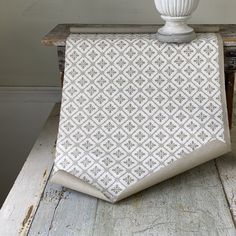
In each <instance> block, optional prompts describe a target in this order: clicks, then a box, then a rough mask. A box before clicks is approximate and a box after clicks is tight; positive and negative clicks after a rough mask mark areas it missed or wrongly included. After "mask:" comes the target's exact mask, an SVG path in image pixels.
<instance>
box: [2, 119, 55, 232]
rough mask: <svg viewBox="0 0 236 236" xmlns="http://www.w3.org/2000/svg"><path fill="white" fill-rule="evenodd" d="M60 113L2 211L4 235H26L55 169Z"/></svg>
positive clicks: (41, 138)
mask: <svg viewBox="0 0 236 236" xmlns="http://www.w3.org/2000/svg"><path fill="white" fill-rule="evenodd" d="M57 127H58V116H56V117H55V116H54V117H51V118H50V119H49V120H48V121H47V123H46V125H45V127H44V129H43V130H42V132H41V134H40V135H39V138H38V140H37V141H36V143H35V145H34V147H33V149H32V151H31V153H30V155H29V157H28V159H27V161H26V162H25V164H24V166H23V168H22V170H21V172H20V174H19V175H18V177H17V179H16V181H15V183H14V185H13V187H12V189H11V191H10V193H9V195H8V197H7V199H6V201H5V203H4V204H3V206H2V208H1V212H0V235H3V236H16V235H21V236H22V235H26V234H27V232H28V229H29V227H30V224H31V222H32V219H33V217H34V215H35V212H36V210H37V207H38V204H39V201H40V198H41V195H42V192H43V190H44V188H45V185H46V183H47V180H48V177H49V175H50V172H51V168H52V165H53V159H54V149H55V140H56V136H57Z"/></svg>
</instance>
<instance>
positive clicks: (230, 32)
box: [42, 24, 236, 128]
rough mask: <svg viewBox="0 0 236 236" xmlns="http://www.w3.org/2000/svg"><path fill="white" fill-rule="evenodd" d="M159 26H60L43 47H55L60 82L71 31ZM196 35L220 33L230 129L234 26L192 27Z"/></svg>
mask: <svg viewBox="0 0 236 236" xmlns="http://www.w3.org/2000/svg"><path fill="white" fill-rule="evenodd" d="M159 27H160V25H91V24H90V25H87V24H60V25H57V26H56V27H55V28H54V29H53V30H52V31H50V32H49V33H48V34H47V35H46V36H45V37H44V38H43V39H42V44H43V45H45V46H56V47H57V52H58V62H59V70H60V73H61V81H63V77H64V65H65V43H66V38H67V37H68V36H69V34H70V32H71V30H70V29H72V31H76V32H80V33H155V32H157V30H158V28H159ZM192 27H193V28H194V29H195V31H196V32H198V33H204V32H216V33H220V34H221V36H222V37H223V41H224V52H225V57H224V59H225V85H226V86H225V87H226V96H227V108H228V117H229V125H230V128H231V126H232V114H233V95H234V80H235V71H236V25H192Z"/></svg>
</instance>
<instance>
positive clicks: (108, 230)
mask: <svg viewBox="0 0 236 236" xmlns="http://www.w3.org/2000/svg"><path fill="white" fill-rule="evenodd" d="M93 235H103V236H108V235H112V236H118V235H125V236H131V235H136V236H138V235H139V236H145V235H147V236H148V235H161V236H165V235H166V236H167V235H168V236H169V235H176V236H178V235H181V236H182V235H186V236H187V235H212V236H213V235H232V236H233V235H236V230H235V228H234V224H233V221H232V218H231V214H230V211H229V209H228V205H227V202H226V199H225V196H224V192H223V189H222V186H221V183H220V180H219V178H218V174H217V170H216V167H215V164H214V161H211V162H209V163H207V164H205V165H202V166H200V167H197V168H195V169H193V170H191V171H188V172H186V173H184V174H182V175H179V176H177V177H175V178H173V179H171V180H168V181H166V182H163V183H162V184H159V185H157V186H154V187H152V188H149V189H148V190H146V191H143V192H141V193H139V194H137V195H135V196H133V197H131V198H129V199H126V200H124V201H122V202H120V203H118V204H116V205H112V204H109V203H106V202H103V201H99V204H98V209H97V217H96V223H95V228H94V234H93Z"/></svg>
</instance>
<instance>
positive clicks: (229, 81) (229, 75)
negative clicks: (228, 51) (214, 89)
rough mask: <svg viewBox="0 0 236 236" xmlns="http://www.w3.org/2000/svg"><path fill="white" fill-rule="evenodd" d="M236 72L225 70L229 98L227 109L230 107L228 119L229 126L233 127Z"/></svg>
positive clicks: (227, 96)
mask: <svg viewBox="0 0 236 236" xmlns="http://www.w3.org/2000/svg"><path fill="white" fill-rule="evenodd" d="M234 81H235V73H234V72H225V89H226V99H227V109H228V119H229V127H230V129H231V128H232V120H233V102H234Z"/></svg>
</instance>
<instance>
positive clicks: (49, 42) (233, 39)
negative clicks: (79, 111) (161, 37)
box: [41, 24, 236, 46]
mask: <svg viewBox="0 0 236 236" xmlns="http://www.w3.org/2000/svg"><path fill="white" fill-rule="evenodd" d="M191 26H192V27H193V28H194V29H195V31H196V32H197V33H207V32H215V33H220V34H221V36H222V37H223V40H224V44H225V46H236V25H234V24H218V25H216V24H210V25H209V24H208V25H207V24H204V25H191ZM160 27H161V25H157V24H112V25H111V24H59V25H57V26H56V27H55V28H54V29H52V30H51V31H50V32H49V33H48V34H46V35H45V36H44V37H43V39H42V41H41V43H42V44H43V45H45V46H65V42H66V38H67V37H68V36H69V34H70V33H71V32H77V33H156V32H157V30H158V28H160Z"/></svg>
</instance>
